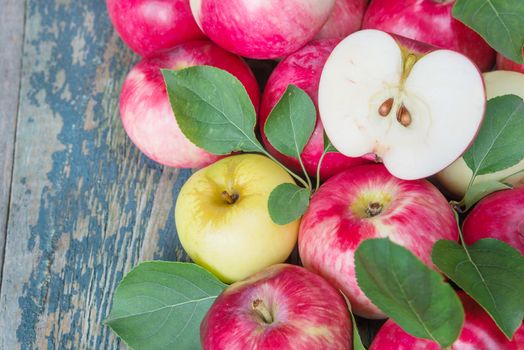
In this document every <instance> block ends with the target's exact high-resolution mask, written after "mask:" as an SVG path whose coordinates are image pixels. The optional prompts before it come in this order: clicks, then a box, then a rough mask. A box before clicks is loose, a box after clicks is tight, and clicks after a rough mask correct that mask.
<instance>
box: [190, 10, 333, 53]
mask: <svg viewBox="0 0 524 350" xmlns="http://www.w3.org/2000/svg"><path fill="white" fill-rule="evenodd" d="M190 3H191V9H192V11H193V15H194V16H195V19H196V21H197V23H198V25H199V26H200V28H201V29H202V30H203V32H204V33H206V35H207V36H208V37H209V38H210V39H211V40H213V41H214V42H215V43H217V44H218V45H220V46H222V47H223V48H225V49H226V50H228V51H231V52H234V53H237V54H239V55H241V56H245V57H249V58H256V59H272V58H279V57H283V56H287V55H289V54H290V53H292V52H294V51H296V50H298V49H300V48H301V47H302V46H304V45H305V44H306V43H307V42H308V41H310V40H311V39H312V38H313V37H314V36H315V34H316V33H317V32H318V31H320V29H321V28H322V26H323V25H324V23H325V22H326V21H327V19H328V17H329V15H330V14H331V11H332V10H333V8H334V5H335V0H287V1H280V0H263V1H261V0H190Z"/></svg>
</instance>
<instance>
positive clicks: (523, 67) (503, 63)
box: [497, 50, 524, 74]
mask: <svg viewBox="0 0 524 350" xmlns="http://www.w3.org/2000/svg"><path fill="white" fill-rule="evenodd" d="M523 56H524V50H523ZM497 69H500V70H512V71H515V72H520V73H523V74H524V64H520V63H517V62H513V61H512V60H510V59H509V58H506V57H504V56H502V55H501V54H500V53H498V54H497Z"/></svg>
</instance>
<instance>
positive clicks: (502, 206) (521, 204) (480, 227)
mask: <svg viewBox="0 0 524 350" xmlns="http://www.w3.org/2000/svg"><path fill="white" fill-rule="evenodd" d="M462 232H463V235H464V241H465V242H466V244H473V243H475V242H476V241H478V240H479V239H482V238H495V239H499V240H501V241H504V242H506V243H507V244H509V245H511V246H512V247H513V248H515V249H517V250H518V251H519V252H520V253H521V254H523V255H524V186H521V187H517V188H513V189H509V190H503V191H498V192H495V193H492V194H490V195H489V196H487V197H485V198H483V199H482V200H481V201H480V202H479V203H477V205H476V206H475V207H474V208H473V209H472V210H471V211H470V213H469V214H468V216H467V217H466V219H465V220H464V224H463V226H462Z"/></svg>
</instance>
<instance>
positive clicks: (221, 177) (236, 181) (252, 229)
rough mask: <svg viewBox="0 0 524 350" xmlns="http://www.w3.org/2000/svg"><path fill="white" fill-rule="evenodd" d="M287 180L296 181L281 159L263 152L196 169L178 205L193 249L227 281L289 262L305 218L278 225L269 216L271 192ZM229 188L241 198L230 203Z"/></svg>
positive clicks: (179, 221) (184, 239)
mask: <svg viewBox="0 0 524 350" xmlns="http://www.w3.org/2000/svg"><path fill="white" fill-rule="evenodd" d="M283 183H294V181H293V178H292V177H291V176H290V175H289V174H288V173H287V172H286V171H285V170H283V169H282V168H281V167H280V165H278V164H277V163H275V162H273V161H272V160H270V159H269V158H266V157H264V156H261V155H257V154H242V155H236V156H231V157H228V158H224V159H221V160H219V161H218V162H216V163H214V164H212V165H210V166H208V167H206V168H204V169H201V170H199V171H198V172H196V173H195V174H193V176H191V177H190V178H189V180H188V181H187V182H186V183H185V184H184V186H182V189H181V190H180V194H179V196H178V199H177V202H176V207H175V222H176V227H177V231H178V237H179V238H180V242H181V243H182V246H183V247H184V249H185V251H186V252H187V254H188V255H189V256H190V257H191V259H193V261H194V262H196V263H197V264H199V265H201V266H203V267H205V268H206V269H208V270H209V271H211V272H213V273H214V274H215V275H216V276H217V277H218V278H220V279H221V280H222V281H224V282H226V283H231V282H235V281H239V280H241V279H244V278H246V277H248V276H250V275H252V274H254V273H256V272H258V271H260V270H262V269H263V268H265V267H267V266H270V265H273V264H277V263H281V262H284V261H285V260H286V259H287V257H288V256H289V254H290V253H291V251H292V250H293V248H294V247H295V244H296V241H297V235H298V227H299V223H300V220H297V221H294V222H292V223H290V224H287V225H277V224H275V223H274V222H273V221H272V220H271V218H270V216H269V210H268V206H267V202H268V199H269V195H270V193H271V192H272V191H273V190H274V189H275V187H277V186H278V185H280V184H283ZM224 191H226V192H227V193H229V194H231V195H233V194H236V195H238V199H237V200H236V201H235V202H234V203H232V204H229V203H227V202H226V200H225V199H224V198H222V193H223V192H224Z"/></svg>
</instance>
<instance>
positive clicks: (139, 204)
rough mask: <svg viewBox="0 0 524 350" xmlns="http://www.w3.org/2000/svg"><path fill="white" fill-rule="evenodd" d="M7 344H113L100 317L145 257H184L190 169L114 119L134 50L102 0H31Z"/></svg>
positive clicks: (1, 342) (5, 297) (10, 241)
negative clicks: (160, 161) (161, 156)
mask: <svg viewBox="0 0 524 350" xmlns="http://www.w3.org/2000/svg"><path fill="white" fill-rule="evenodd" d="M26 11H27V13H26V18H27V20H26V25H25V41H24V58H23V76H22V82H21V90H20V107H19V121H18V128H17V136H16V146H15V160H14V172H13V182H12V202H11V205H10V214H9V224H8V230H7V245H6V257H5V264H4V278H3V286H2V290H1V294H0V330H1V333H2V334H1V336H0V349H23V350H30V349H117V348H122V347H123V345H121V344H120V343H119V341H118V340H117V339H116V337H115V336H114V335H112V334H111V332H110V330H109V329H108V328H107V327H106V326H104V325H103V321H104V319H105V317H106V316H107V315H108V313H109V310H110V305H111V297H112V294H113V291H114V289H115V288H116V286H117V283H118V282H119V281H120V279H121V278H122V276H123V275H124V274H125V272H127V271H128V270H129V269H131V268H132V267H133V266H134V265H135V264H136V263H137V262H138V261H140V260H147V259H152V258H162V259H169V260H174V259H179V260H184V259H186V256H185V254H184V253H183V251H182V249H181V247H180V245H179V242H178V239H177V235H176V231H175V226H174V211H173V210H174V202H175V200H176V196H177V193H178V191H179V188H180V187H181V185H182V184H183V182H184V181H185V180H186V179H187V178H188V177H189V176H190V174H191V172H190V171H189V170H182V171H178V170H173V169H164V168H162V167H160V166H158V165H156V164H154V163H153V162H151V161H149V160H148V159H146V158H145V157H144V156H142V155H141V154H140V153H139V152H138V150H137V149H136V148H135V147H133V145H132V144H131V143H130V141H129V140H128V139H127V137H126V135H125V133H124V131H123V128H122V126H121V123H120V119H119V117H118V93H119V89H120V85H121V83H122V81H123V78H124V76H125V74H126V72H127V71H128V70H129V68H130V67H131V66H132V64H133V62H134V61H135V60H136V57H135V56H134V55H133V54H131V53H130V52H129V51H128V50H127V49H125V48H124V46H123V45H122V43H121V42H120V40H119V39H118V37H117V36H116V34H115V33H114V31H113V29H112V28H111V26H110V23H109V21H108V18H107V16H106V12H105V1H104V0H90V1H75V0H49V1H41V0H26Z"/></svg>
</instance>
